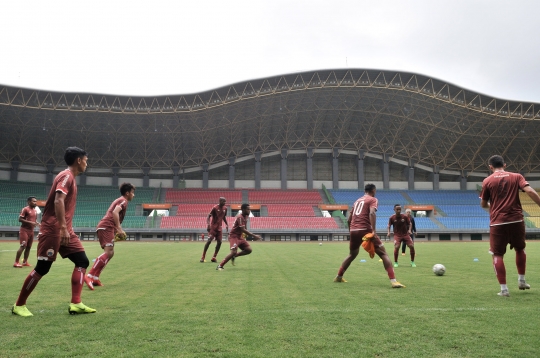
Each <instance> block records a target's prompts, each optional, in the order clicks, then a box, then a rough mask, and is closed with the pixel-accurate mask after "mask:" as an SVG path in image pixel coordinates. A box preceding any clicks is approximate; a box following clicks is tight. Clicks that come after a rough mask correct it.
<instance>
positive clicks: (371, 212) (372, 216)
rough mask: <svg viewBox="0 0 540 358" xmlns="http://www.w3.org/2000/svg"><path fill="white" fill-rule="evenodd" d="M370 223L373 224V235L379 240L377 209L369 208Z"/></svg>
mask: <svg viewBox="0 0 540 358" xmlns="http://www.w3.org/2000/svg"><path fill="white" fill-rule="evenodd" d="M369 222H370V223H371V227H372V228H373V235H374V236H375V237H377V238H378V236H377V209H375V208H369Z"/></svg>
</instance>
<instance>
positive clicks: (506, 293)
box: [497, 290, 510, 297]
mask: <svg viewBox="0 0 540 358" xmlns="http://www.w3.org/2000/svg"><path fill="white" fill-rule="evenodd" d="M497 295H499V296H504V297H510V292H508V290H501V292H499V293H497Z"/></svg>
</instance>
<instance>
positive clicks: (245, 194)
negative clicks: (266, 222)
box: [242, 190, 268, 216]
mask: <svg viewBox="0 0 540 358" xmlns="http://www.w3.org/2000/svg"><path fill="white" fill-rule="evenodd" d="M243 203H249V191H247V190H242V204H243ZM266 214H267V216H268V212H267V213H266Z"/></svg>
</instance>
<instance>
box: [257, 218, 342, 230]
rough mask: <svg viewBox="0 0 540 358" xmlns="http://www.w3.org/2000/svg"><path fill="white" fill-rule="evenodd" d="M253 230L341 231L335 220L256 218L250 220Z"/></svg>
mask: <svg viewBox="0 0 540 358" xmlns="http://www.w3.org/2000/svg"><path fill="white" fill-rule="evenodd" d="M250 225H251V229H252V230H260V229H278V230H279V229H323V230H324V229H329V230H330V229H339V226H338V225H337V223H336V221H335V220H334V219H333V218H319V217H311V218H310V217H305V218H296V217H281V218H279V217H265V218H261V217H258V218H257V217H254V218H250Z"/></svg>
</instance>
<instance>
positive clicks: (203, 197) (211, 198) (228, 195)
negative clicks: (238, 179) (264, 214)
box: [165, 189, 242, 211]
mask: <svg viewBox="0 0 540 358" xmlns="http://www.w3.org/2000/svg"><path fill="white" fill-rule="evenodd" d="M220 197H224V198H225V199H227V203H228V204H241V203H242V191H240V190H191V189H183V190H180V189H167V192H166V194H165V202H166V203H172V204H214V205H216V204H218V203H219V198H220ZM209 211H210V210H209Z"/></svg>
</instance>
